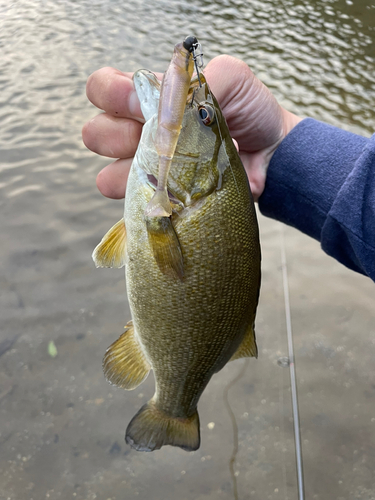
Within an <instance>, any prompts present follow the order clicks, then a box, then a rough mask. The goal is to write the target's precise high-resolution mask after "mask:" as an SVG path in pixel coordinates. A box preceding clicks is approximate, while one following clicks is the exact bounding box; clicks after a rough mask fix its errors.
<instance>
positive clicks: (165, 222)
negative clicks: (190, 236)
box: [145, 217, 184, 280]
mask: <svg viewBox="0 0 375 500" xmlns="http://www.w3.org/2000/svg"><path fill="white" fill-rule="evenodd" d="M145 221H146V227H147V234H148V241H149V243H150V245H151V248H152V252H153V254H154V257H155V260H156V263H157V265H158V266H159V269H160V271H161V272H162V273H163V274H165V275H167V276H170V277H172V278H176V279H180V280H182V278H183V276H184V263H183V257H182V251H181V246H180V242H179V241H178V238H177V234H176V232H175V230H174V227H173V225H172V221H171V219H170V217H145Z"/></svg>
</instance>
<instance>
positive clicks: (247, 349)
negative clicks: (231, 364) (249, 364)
mask: <svg viewBox="0 0 375 500" xmlns="http://www.w3.org/2000/svg"><path fill="white" fill-rule="evenodd" d="M251 357H254V358H257V357H258V347H257V343H256V340H255V332H254V325H252V326H251V328H249V329H248V330H247V332H246V333H245V336H244V338H243V339H242V342H241V344H240V345H239V347H238V349H237V351H236V352H235V353H234V354H233V356H232V357H231V358H230V360H229V361H233V360H235V359H239V358H251Z"/></svg>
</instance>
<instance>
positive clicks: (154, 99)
mask: <svg viewBox="0 0 375 500" xmlns="http://www.w3.org/2000/svg"><path fill="white" fill-rule="evenodd" d="M133 82H134V88H135V90H136V92H137V96H138V99H139V102H140V105H141V110H142V114H143V117H144V119H145V120H146V122H147V121H148V120H150V118H151V117H152V116H154V115H157V114H158V108H159V99H160V86H161V82H160V80H158V78H157V77H156V75H155V74H154V73H152V72H151V71H149V70H147V69H139V70H138V71H136V72H135V73H134V75H133Z"/></svg>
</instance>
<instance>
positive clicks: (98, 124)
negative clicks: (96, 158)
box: [82, 113, 142, 158]
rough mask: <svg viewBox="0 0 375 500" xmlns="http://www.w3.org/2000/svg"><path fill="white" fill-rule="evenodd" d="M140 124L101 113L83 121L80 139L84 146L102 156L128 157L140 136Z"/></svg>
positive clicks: (134, 149) (130, 155)
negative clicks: (85, 121) (87, 120)
mask: <svg viewBox="0 0 375 500" xmlns="http://www.w3.org/2000/svg"><path fill="white" fill-rule="evenodd" d="M141 132H142V125H141V124H140V123H139V122H137V121H135V120H129V119H128V118H114V117H113V116H111V115H109V114H107V113H102V114H100V115H97V116H95V118H93V119H92V120H90V121H89V122H87V123H85V125H84V126H83V129H82V139H83V142H84V144H85V146H86V147H87V148H88V149H90V150H91V151H93V152H94V153H97V154H99V155H102V156H109V157H110V158H130V157H132V156H134V154H135V151H136V149H137V146H138V142H139V139H140V137H141Z"/></svg>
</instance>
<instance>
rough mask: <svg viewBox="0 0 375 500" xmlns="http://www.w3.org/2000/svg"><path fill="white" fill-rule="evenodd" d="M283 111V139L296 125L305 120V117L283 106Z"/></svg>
mask: <svg viewBox="0 0 375 500" xmlns="http://www.w3.org/2000/svg"><path fill="white" fill-rule="evenodd" d="M281 112H282V115H283V139H285V137H286V136H287V135H288V134H289V132H291V130H293V129H294V127H295V126H296V125H297V124H298V123H299V122H300V121H302V120H303V118H301V117H299V116H297V115H295V114H294V113H291V112H290V111H287V110H286V109H284V108H281Z"/></svg>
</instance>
